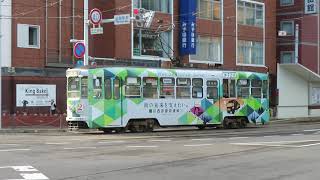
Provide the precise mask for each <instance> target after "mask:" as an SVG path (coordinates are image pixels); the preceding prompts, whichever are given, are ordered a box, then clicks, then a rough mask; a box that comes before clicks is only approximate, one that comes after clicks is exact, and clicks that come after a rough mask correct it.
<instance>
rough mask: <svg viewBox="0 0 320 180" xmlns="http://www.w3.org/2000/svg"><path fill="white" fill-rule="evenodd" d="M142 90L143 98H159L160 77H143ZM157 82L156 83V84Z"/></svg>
mask: <svg viewBox="0 0 320 180" xmlns="http://www.w3.org/2000/svg"><path fill="white" fill-rule="evenodd" d="M142 79H143V80H142V82H143V84H142V87H143V89H142V91H143V93H142V94H143V98H146V99H158V78H157V77H143V78H142ZM149 79H152V82H151V83H150V82H149V83H148V82H147V81H148V80H149ZM154 82H155V84H154Z"/></svg>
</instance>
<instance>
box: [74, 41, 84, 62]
mask: <svg viewBox="0 0 320 180" xmlns="http://www.w3.org/2000/svg"><path fill="white" fill-rule="evenodd" d="M85 53H86V47H85V45H84V43H83V42H77V43H76V44H75V45H74V47H73V54H74V56H75V57H76V58H78V59H81V58H83V57H84V55H85Z"/></svg>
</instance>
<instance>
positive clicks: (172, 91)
mask: <svg viewBox="0 0 320 180" xmlns="http://www.w3.org/2000/svg"><path fill="white" fill-rule="evenodd" d="M169 79H170V80H171V83H169V82H167V83H165V82H164V80H169ZM164 89H168V90H169V91H164ZM168 92H169V93H170V94H167V93H168ZM159 96H160V98H175V79H174V78H173V77H161V78H160V89H159Z"/></svg>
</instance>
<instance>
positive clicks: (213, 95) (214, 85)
mask: <svg viewBox="0 0 320 180" xmlns="http://www.w3.org/2000/svg"><path fill="white" fill-rule="evenodd" d="M207 98H208V99H217V98H218V82H217V81H207Z"/></svg>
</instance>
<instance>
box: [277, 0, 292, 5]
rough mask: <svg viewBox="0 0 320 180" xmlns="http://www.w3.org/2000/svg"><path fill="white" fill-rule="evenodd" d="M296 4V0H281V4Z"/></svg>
mask: <svg viewBox="0 0 320 180" xmlns="http://www.w3.org/2000/svg"><path fill="white" fill-rule="evenodd" d="M292 5H294V0H280V6H292Z"/></svg>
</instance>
